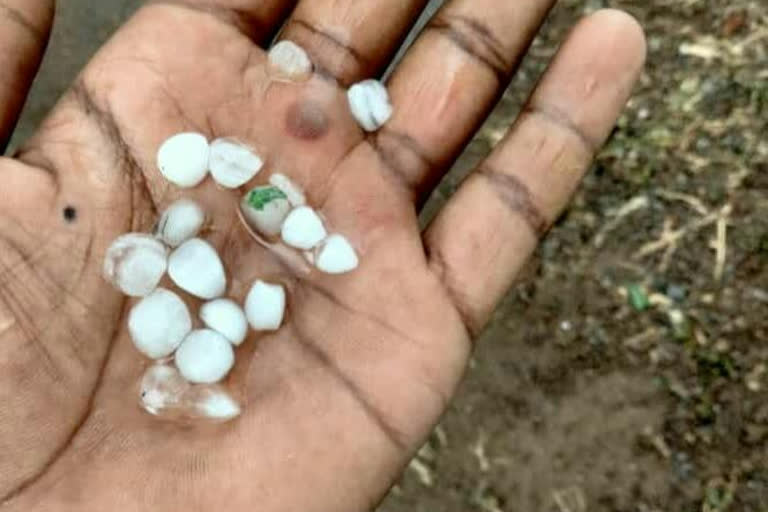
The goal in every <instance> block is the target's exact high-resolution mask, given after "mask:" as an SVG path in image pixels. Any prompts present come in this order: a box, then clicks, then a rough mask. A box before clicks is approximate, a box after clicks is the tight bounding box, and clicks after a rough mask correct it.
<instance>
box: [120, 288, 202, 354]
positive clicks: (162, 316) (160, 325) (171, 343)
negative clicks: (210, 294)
mask: <svg viewBox="0 0 768 512" xmlns="http://www.w3.org/2000/svg"><path fill="white" fill-rule="evenodd" d="M191 330H192V318H191V317H190V316H189V310H188V309H187V305H186V304H184V301H183V300H181V299H180V298H179V296H178V295H176V294H175V293H173V292H171V291H168V290H166V289H164V288H158V289H157V290H155V291H154V292H153V293H152V294H151V295H148V296H147V297H145V298H144V299H142V300H141V302H139V303H138V304H136V305H135V306H133V308H132V309H131V312H130V314H129V315H128V332H129V333H130V335H131V340H133V344H134V345H135V346H136V348H137V349H139V352H141V353H142V354H144V355H146V356H147V357H149V358H150V359H162V358H164V357H168V356H170V355H171V354H173V352H174V351H175V350H176V349H177V348H178V347H179V345H181V342H182V341H183V340H184V338H186V337H187V335H188V334H189V332H190V331H191Z"/></svg>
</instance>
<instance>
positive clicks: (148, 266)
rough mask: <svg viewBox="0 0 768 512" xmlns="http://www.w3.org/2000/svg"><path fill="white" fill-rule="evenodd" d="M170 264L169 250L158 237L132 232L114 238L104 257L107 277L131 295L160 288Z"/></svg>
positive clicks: (147, 292)
mask: <svg viewBox="0 0 768 512" xmlns="http://www.w3.org/2000/svg"><path fill="white" fill-rule="evenodd" d="M167 266H168V250H167V249H166V248H165V246H164V245H163V244H162V243H160V242H159V241H157V240H156V239H155V238H153V237H151V236H149V235H145V234H141V233H131V234H127V235H123V236H121V237H120V238H118V239H117V240H115V241H114V242H113V243H112V245H111V246H110V247H109V249H108V250H107V253H106V256H105V258H104V277H105V278H106V279H107V280H108V281H109V282H111V283H112V284H113V285H114V286H115V287H116V288H117V289H118V290H120V291H121V292H123V293H124V294H126V295H128V296H130V297H144V296H145V295H148V294H150V293H152V291H153V290H154V289H155V288H157V285H158V283H159V282H160V280H161V279H162V277H163V275H164V274H165V271H166V269H167Z"/></svg>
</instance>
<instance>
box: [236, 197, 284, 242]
mask: <svg viewBox="0 0 768 512" xmlns="http://www.w3.org/2000/svg"><path fill="white" fill-rule="evenodd" d="M240 210H241V211H242V212H243V217H245V220H246V221H247V222H248V224H249V225H250V226H251V227H252V228H254V229H255V230H256V231H258V232H259V233H262V234H265V235H267V236H276V235H279V234H280V230H281V229H282V227H283V221H285V218H286V217H287V216H288V214H289V213H290V211H291V203H289V202H288V199H287V197H286V195H285V194H284V193H283V192H282V191H281V190H280V189H278V188H277V187H271V186H270V187H256V188H255V189H253V190H251V191H250V192H248V193H247V194H246V195H245V196H244V197H243V200H242V202H241V203H240Z"/></svg>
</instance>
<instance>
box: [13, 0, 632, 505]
mask: <svg viewBox="0 0 768 512" xmlns="http://www.w3.org/2000/svg"><path fill="white" fill-rule="evenodd" d="M289 3H290V2H284V1H282V0H264V1H262V2H257V1H255V0H165V1H156V2H151V3H150V4H149V5H147V6H145V7H144V8H142V9H141V10H140V11H139V12H138V13H137V14H136V16H135V17H134V18H133V19H132V20H131V21H130V22H129V23H128V24H127V25H126V26H125V27H123V28H122V29H121V31H120V32H119V33H118V34H117V35H116V36H115V37H114V38H113V39H112V40H111V41H110V42H109V43H108V44H107V45H106V46H105V47H104V48H103V49H102V50H101V52H100V53H99V54H98V55H97V56H96V57H95V58H94V59H93V61H92V62H91V63H90V64H89V65H88V67H87V68H86V69H85V70H84V72H83V73H82V75H81V76H80V77H79V78H78V80H77V82H76V83H75V84H74V86H73V88H72V89H71V90H70V92H69V93H68V94H67V95H66V96H65V97H64V98H63V99H62V101H61V102H60V104H59V105H58V106H57V107H56V109H55V110H54V112H53V113H52V114H51V115H50V117H49V118H48V120H47V121H46V122H45V123H44V124H43V126H42V127H41V128H40V131H39V132H38V134H37V135H36V136H35V137H34V138H33V139H32V140H30V141H29V142H28V143H27V144H26V145H25V146H24V147H23V148H22V149H21V150H20V152H19V153H18V154H17V155H16V157H15V158H14V159H2V160H1V161H0V176H2V178H3V181H2V189H0V190H2V201H0V404H2V406H0V448H1V449H0V453H2V456H1V457H0V503H4V504H5V505H6V508H7V510H9V511H17V510H19V511H21V510H23V511H30V510H79V511H89V510H94V511H103V510H121V511H129V510H142V511H145V510H158V511H165V510H168V511H176V510H211V509H213V508H222V509H224V510H228V511H238V510H253V509H254V507H256V508H258V509H259V510H264V511H282V510H286V511H296V510H302V511H304V512H311V511H328V510H339V511H356V510H360V511H362V510H367V509H370V508H372V507H373V506H374V505H375V504H376V503H377V502H378V501H379V500H380V499H381V498H382V496H384V494H385V492H386V491H387V489H388V488H389V486H390V485H391V484H392V483H393V482H394V481H395V479H396V478H397V477H398V475H399V473H400V471H401V470H402V468H403V467H404V465H405V464H406V463H407V461H408V460H409V458H410V457H411V456H412V454H413V453H414V451H415V450H416V449H418V447H419V446H420V444H421V443H422V442H423V441H424V439H425V437H426V436H427V435H428V433H429V431H430V429H431V428H432V427H433V426H434V425H435V423H436V422H437V420H438V418H439V416H440V415H441V413H442V412H443V411H444V409H445V407H446V406H447V404H448V402H449V400H450V399H451V397H452V395H453V393H454V391H455V388H456V386H457V385H458V383H459V381H460V379H461V376H462V373H463V371H464V368H465V365H466V363H467V360H468V357H469V355H470V351H471V349H472V340H473V338H474V337H475V336H476V335H477V334H478V333H479V332H480V330H481V329H482V327H483V325H484V324H485V322H486V321H487V319H488V318H489V315H490V314H491V312H492V310H493V308H494V307H495V304H496V303H497V301H498V300H499V299H500V298H501V297H502V295H503V294H504V293H505V291H506V290H507V289H508V287H509V285H510V283H511V282H512V280H513V279H514V277H515V274H516V273H517V272H518V271H519V269H520V268H521V266H522V265H523V263H524V262H525V260H526V259H527V258H528V256H529V255H530V254H531V252H532V251H533V250H534V248H535V246H536V244H537V241H538V239H539V238H540V236H541V235H542V234H544V233H545V231H546V229H547V228H548V226H549V225H550V224H551V222H552V221H553V220H554V219H555V218H556V216H557V215H558V212H559V211H560V210H561V209H562V208H563V207H564V205H565V203H566V201H567V199H568V197H569V196H570V195H571V194H572V192H573V190H574V189H575V187H576V186H577V183H578V181H579V179H580V177H581V175H582V173H583V172H584V171H585V170H586V168H587V167H588V166H589V164H590V161H591V159H592V157H593V155H594V152H595V151H596V150H597V149H598V148H599V147H600V146H601V145H602V143H603V142H604V140H605V138H606V137H607V135H608V134H609V132H610V130H611V127H612V125H613V123H614V120H615V118H616V117H617V115H618V113H619V111H620V109H621V107H622V106H623V104H624V102H625V101H626V99H627V97H628V96H629V93H630V90H631V88H632V85H633V84H634V81H635V79H636V78H637V76H638V74H639V72H640V69H641V67H642V62H643V59H644V41H643V37H642V32H641V30H640V29H639V28H638V26H637V25H636V23H635V22H634V21H633V20H631V18H629V17H628V16H626V15H623V14H621V13H618V12H615V11H602V12H598V13H596V14H594V15H592V16H590V17H589V18H587V19H586V20H585V21H583V22H581V23H580V24H579V25H578V26H577V28H576V29H575V31H574V32H573V33H572V34H571V35H570V36H569V38H568V39H567V41H566V43H565V44H564V46H563V47H562V48H561V50H560V52H559V53H558V55H557V57H556V58H555V59H554V61H553V64H552V67H551V69H550V70H549V72H548V73H547V75H546V76H545V78H544V79H543V81H542V82H541V83H540V85H539V86H538V88H537V89H536V91H535V92H534V93H533V95H532V97H531V100H530V102H529V104H528V107H527V108H526V109H525V111H524V112H523V114H522V115H521V116H520V118H519V119H518V121H517V122H516V123H515V125H514V126H513V127H512V128H511V130H510V132H509V134H508V135H507V137H506V138H505V139H504V140H503V141H502V142H501V143H500V144H499V146H498V147H497V148H496V149H495V150H494V152H493V154H492V155H491V156H490V157H489V159H488V160H487V161H486V162H485V163H484V164H482V166H481V167H480V168H479V169H478V170H477V172H475V173H474V174H473V176H472V177H470V178H469V179H468V180H467V181H466V182H465V183H464V184H463V186H462V188H461V189H460V191H459V192H458V193H457V194H456V196H455V197H454V198H453V199H452V201H451V202H450V203H449V204H448V205H447V206H446V207H445V208H444V210H443V211H442V212H441V213H440V215H439V216H438V218H437V219H436V220H435V221H434V223H433V224H432V225H431V226H430V227H429V228H428V229H427V230H426V232H424V233H422V232H420V230H419V225H418V221H417V210H416V205H418V204H420V203H421V201H422V200H423V199H424V197H425V195H426V194H427V193H428V192H429V191H430V188H431V187H432V186H433V185H434V184H435V183H436V181H437V180H439V179H440V177H441V176H442V174H443V173H444V172H445V171H446V170H447V169H448V168H449V167H450V166H451V164H452V162H453V160H454V159H455V157H456V156H457V154H458V153H459V152H460V150H461V148H462V147H463V145H464V144H465V143H466V142H467V141H468V140H469V139H470V138H471V137H472V135H473V134H474V132H475V130H476V129H477V128H478V126H479V124H480V123H481V122H482V120H483V119H484V117H485V116H486V114H487V113H488V111H489V109H490V108H491V107H492V105H493V102H494V100H495V99H496V98H497V97H498V95H499V94H500V93H501V91H502V89H503V88H504V87H505V86H506V85H507V83H508V79H509V77H510V76H511V73H512V72H513V70H514V67H515V64H516V63H517V62H518V61H519V59H520V57H521V55H522V54H523V52H524V50H525V48H526V46H527V44H528V43H529V41H530V39H531V38H532V37H533V36H534V35H535V33H536V32H537V30H538V28H539V26H540V24H541V22H542V19H543V17H544V16H545V14H546V12H547V11H548V9H549V7H550V6H551V4H552V3H553V2H552V1H551V0H524V1H519V2H502V1H495V0H453V1H451V2H448V5H447V7H446V8H444V9H443V11H442V12H441V13H440V14H438V16H437V18H436V19H435V20H434V21H433V22H432V24H431V25H430V28H429V29H428V30H426V31H425V32H424V34H423V35H422V37H421V39H420V40H419V41H418V42H417V44H416V45H415V46H414V47H413V48H411V50H410V52H409V53H408V55H407V57H406V58H405V60H404V61H403V62H402V63H400V65H399V66H398V68H397V70H396V71H395V73H394V75H393V76H392V78H391V80H390V81H389V82H388V87H389V90H390V94H391V96H392V101H393V104H394V106H395V115H394V117H393V119H392V120H391V121H390V122H389V124H387V125H386V126H385V127H384V129H383V130H381V131H380V132H378V133H377V134H374V135H369V136H366V135H364V134H363V133H362V132H361V131H360V129H359V128H358V127H357V125H356V124H355V123H354V121H353V120H352V118H351V117H350V114H349V110H348V107H347V104H346V97H345V93H344V92H345V91H344V87H345V86H348V85H349V84H350V83H352V82H354V81H357V80H360V79H363V78H367V77H371V76H376V75H377V74H379V73H380V72H381V71H382V69H383V68H384V67H385V66H386V64H387V62H388V61H389V59H390V58H391V56H392V53H393V51H394V50H395V48H396V47H397V45H398V43H399V41H400V39H401V37H402V36H403V33H404V31H405V30H406V28H407V26H408V24H409V23H410V21H411V20H412V19H413V17H414V16H415V15H416V14H417V11H418V9H419V8H420V7H422V6H423V3H424V2H423V1H419V0H407V1H402V0H379V1H373V0H369V1H351V0H350V1H343V2H339V1H336V0H303V1H302V2H300V5H299V7H298V8H297V10H296V11H295V12H294V13H293V14H292V15H291V18H290V21H289V22H288V24H287V25H286V27H285V29H284V31H283V34H282V36H281V37H283V38H288V39H292V40H294V41H296V42H298V43H299V44H301V45H302V46H303V47H304V48H305V49H307V50H308V52H309V53H310V55H311V56H312V59H313V61H314V62H315V64H316V66H317V67H318V69H319V70H320V73H319V74H318V75H316V76H315V77H313V78H312V79H311V80H310V81H309V82H307V83H304V84H279V83H271V82H270V81H269V80H268V77H267V75H266V73H265V54H264V52H263V50H261V49H260V48H259V46H258V44H263V43H264V42H265V41H266V40H268V39H269V36H270V35H271V34H272V33H273V32H274V31H275V30H276V29H277V27H278V26H279V25H280V22H281V21H282V20H283V19H284V17H285V16H288V13H289V10H290V7H291V6H290V5H289ZM50 8H51V6H50V2H49V1H47V0H4V1H0V27H2V28H3V30H2V31H0V55H2V58H3V59H4V61H8V62H7V65H6V66H5V69H12V70H13V73H12V74H10V75H9V79H6V80H4V81H2V83H0V101H2V103H0V114H2V115H0V120H2V123H3V124H2V125H1V126H0V137H2V136H4V135H5V136H7V134H8V133H9V132H10V128H11V126H12V121H13V119H14V118H15V116H16V114H17V113H18V110H19V107H20V105H21V102H22V95H20V94H19V92H18V91H19V90H21V89H22V88H23V87H24V86H25V84H28V83H29V81H30V79H31V76H32V75H33V69H32V68H33V67H34V66H33V65H32V64H34V63H35V62H36V59H37V57H36V56H37V55H39V52H40V51H41V48H42V46H43V45H44V38H43V34H44V33H45V32H47V28H48V23H49V22H50ZM29 63H32V64H29ZM185 130H196V131H201V132H203V133H205V134H207V135H208V136H209V137H215V136H224V135H234V136H238V137H240V138H242V139H244V140H245V141H248V142H250V143H253V144H254V145H256V147H258V148H260V149H261V150H262V151H263V152H264V154H265V156H266V157H267V158H268V161H269V164H268V165H269V168H271V169H275V170H279V171H280V172H284V173H286V174H288V175H290V176H291V177H292V178H294V179H295V180H296V181H297V182H299V183H300V184H302V185H303V186H304V188H305V189H306V191H307V192H308V196H309V200H310V203H311V204H312V205H313V206H315V207H316V208H318V209H319V210H320V211H322V213H323V214H324V215H325V217H326V218H327V219H329V221H330V222H331V224H332V225H333V226H334V227H335V228H337V229H339V230H340V231H341V232H343V233H345V234H346V235H347V236H348V237H349V238H350V239H351V240H353V241H354V243H355V245H356V246H357V247H358V248H359V249H360V255H361V266H360V268H359V269H358V270H356V271H355V272H353V273H351V274H348V275H345V276H317V275H314V274H313V275H311V276H310V277H306V276H299V275H295V274H291V272H290V271H289V269H288V268H287V267H285V266H284V265H283V264H282V263H281V261H280V260H279V259H277V258H276V257H275V256H274V255H273V254H272V253H270V252H268V251H266V250H265V249H263V248H262V247H260V246H258V245H257V244H255V243H254V242H253V241H252V240H251V239H250V238H249V237H248V235H247V233H246V231H245V230H244V229H243V228H242V226H241V225H240V223H239V221H238V219H237V217H236V215H235V211H236V205H237V204H238V202H239V197H238V196H237V195H233V194H232V193H227V192H224V191H222V190H219V189H217V188H216V187H215V186H214V185H213V184H211V183H210V182H207V183H206V184H204V185H202V186H200V187H198V188H196V189H194V190H192V191H188V192H185V193H183V194H182V192H181V191H179V190H177V189H174V188H172V187H171V186H169V185H168V184H167V182H165V181H164V180H163V179H162V178H161V177H160V174H159V172H158V170H157V169H156V167H155V165H154V161H155V153H156V151H157V148H158V146H159V144H160V143H161V142H162V141H163V140H164V139H165V138H167V137H168V136H169V135H171V134H173V133H176V132H180V131H185ZM182 195H184V196H186V197H193V198H195V199H197V200H199V201H200V202H201V203H202V204H204V205H205V206H206V208H207V209H208V211H209V213H210V214H211V215H212V216H213V219H214V229H213V232H212V235H211V236H210V237H209V239H210V240H211V241H212V242H213V243H214V244H215V245H216V246H217V247H218V249H219V251H220V253H221V254H222V258H223V260H224V261H225V265H226V267H227V269H228V270H229V272H230V277H231V279H232V280H233V281H235V282H243V283H246V282H250V281H252V280H253V279H254V278H255V277H257V276H266V275H269V276H279V278H280V279H281V280H282V281H283V282H284V283H285V284H286V287H287V288H288V292H289V297H290V298H289V301H290V308H289V313H288V318H287V322H286V325H285V326H284V327H283V328H282V329H281V330H280V331H279V332H277V333H276V334H274V335H269V336H266V337H261V338H259V339H258V342H257V343H255V342H253V341H250V342H248V343H247V344H246V345H247V346H248V347H250V348H247V349H243V350H244V351H246V352H248V353H247V354H246V353H241V354H239V357H238V361H240V367H238V368H237V369H236V371H235V374H234V376H233V377H232V378H233V380H235V382H236V383H237V385H239V386H241V387H242V389H243V392H244V394H245V397H246V402H247V405H246V407H245V410H244V414H243V416H242V417H240V418H238V419H237V420H235V421H233V422H231V423H229V424H225V425H217V426H189V425H179V424H175V423H162V422H159V421H158V420H157V419H155V418H152V417H151V416H149V415H147V414H146V413H144V412H143V411H141V410H140V409H139V408H138V407H137V396H136V389H135V384H136V382H137V380H138V378H139V377H140V375H141V373H142V371H143V368H144V367H145V365H146V363H145V361H144V360H142V358H141V357H140V356H139V355H138V354H137V353H136V351H135V349H134V348H133V346H132V344H131V342H130V340H129V336H128V334H127V332H126V329H125V323H126V322H125V319H124V316H125V312H126V309H127V306H128V301H126V300H124V298H122V297H120V296H119V294H118V293H116V292H115V291H114V290H113V289H112V287H111V286H110V285H109V284H108V283H106V282H105V281H104V280H103V279H102V277H101V264H102V258H103V255H104V252H105V250H106V248H107V246H108V245H109V244H110V242H111V241H112V240H113V239H115V238H116V237H117V236H118V235H120V234H122V233H125V232H128V231H148V230H150V229H151V227H152V224H153V223H154V222H155V220H156V216H157V211H158V210H159V209H162V208H163V207H164V206H166V205H167V204H169V203H170V202H171V201H173V200H174V199H176V198H178V197H180V196H182ZM521 321H522V319H521Z"/></svg>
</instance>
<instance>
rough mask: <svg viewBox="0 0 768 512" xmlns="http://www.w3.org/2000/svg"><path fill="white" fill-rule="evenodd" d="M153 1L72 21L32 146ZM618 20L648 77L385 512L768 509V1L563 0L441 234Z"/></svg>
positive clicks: (489, 131) (36, 112)
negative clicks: (536, 96) (589, 31)
mask: <svg viewBox="0 0 768 512" xmlns="http://www.w3.org/2000/svg"><path fill="white" fill-rule="evenodd" d="M134 3H135V2H133V1H131V0H109V1H99V2H89V1H87V0H69V1H67V2H60V6H59V11H60V24H59V25H58V27H57V31H56V37H55V39H54V42H53V43H52V45H51V50H50V53H51V54H50V55H49V58H48V60H47V61H46V67H45V70H44V72H43V75H42V76H41V78H40V80H39V81H38V83H37V84H36V87H35V91H34V94H33V96H32V99H31V101H30V105H28V109H27V114H26V117H25V121H24V122H23V123H22V125H21V127H20V130H19V133H18V134H17V136H18V138H17V140H19V138H23V137H24V136H26V135H28V134H29V133H30V132H31V130H32V129H33V127H34V125H35V124H36V122H37V121H38V120H39V119H40V118H41V116H42V115H43V113H44V112H45V111H47V110H48V108H50V106H51V104H52V101H53V99H54V98H55V97H57V96H58V94H59V93H60V92H61V91H62V90H63V88H64V87H65V86H66V84H68V83H69V81H70V80H71V79H72V77H73V74H74V73H75V72H76V70H77V69H78V68H79V67H80V66H81V65H82V64H83V63H84V62H85V60H86V58H87V56H88V54H89V53H90V52H91V51H92V50H93V49H94V48H95V47H96V46H97V45H98V43H99V42H100V41H101V40H103V39H104V38H106V37H107V35H108V34H109V32H110V31H111V30H112V29H113V27H114V26H116V25H117V24H118V23H119V22H120V20H121V19H122V18H123V16H125V15H126V14H127V13H128V12H130V11H131V10H132V9H133V8H134V7H133V4H134ZM600 7H621V8H625V9H627V10H629V11H631V12H632V13H634V14H635V15H636V16H637V17H638V18H639V19H640V20H641V21H642V23H643V25H644V26H645V27H646V30H647V32H648V35H649V47H650V49H649V64H648V68H647V72H646V73H645V75H644V76H643V79H642V83H641V85H640V86H639V87H638V90H637V94H636V95H635V97H634V98H633V99H632V101H631V103H630V105H629V107H628V108H627V110H626V113H625V114H624V116H623V117H622V119H621V121H620V123H619V125H618V127H617V129H616V131H615V133H614V134H613V137H612V139H611V141H610V143H609V144H608V146H607V148H606V149H605V151H604V152H603V153H602V154H601V156H600V157H599V159H598V161H597V163H596V164H595V166H594V169H593V171H592V172H591V173H590V174H589V176H588V177H587V179H586V181H585V184H584V187H583V188H582V190H581V192H580V193H579V195H578V197H577V199H576V201H575V202H574V204H573V205H572V207H571V208H570V209H569V210H568V211H567V212H566V213H565V214H564V215H563V217H562V218H561V219H560V221H559V222H558V225H557V226H556V227H555V229H554V230H553V232H552V233H551V235H550V236H549V238H548V239H547V240H546V241H545V243H544V244H543V246H542V248H541V250H540V251H539V253H538V254H537V256H536V258H535V259H534V261H533V262H532V263H531V264H530V265H529V267H528V269H527V271H526V273H525V275H524V276H523V277H522V279H521V281H520V283H519V285H518V286H516V288H515V289H514V290H512V292H511V293H510V295H509V297H508V298H507V299H506V301H505V302H504V304H503V305H502V307H501V308H500V309H499V311H498V313H497V315H496V318H495V320H494V322H493V324H492V326H491V327H490V328H489V329H488V331H487V332H486V333H485V335H484V337H483V339H482V341H481V343H480V345H479V348H478V351H477V353H476V356H475V359H474V361H473V363H472V366H471V369H470V371H469V373H468V377H467V380H466V382H465V384H464V386H463V388H462V391H461V396H460V397H459V399H458V401H457V402H456V403H455V404H454V405H453V407H452V408H451V410H450V412H449V413H448V414H447V415H446V417H445V419H444V421H443V423H442V425H441V426H440V427H439V428H438V429H437V431H436V432H435V434H434V436H433V438H432V439H431V441H430V443H429V444H428V445H427V446H425V447H424V449H423V450H422V451H421V452H420V454H419V456H418V458H417V459H416V460H415V461H414V462H413V464H412V465H411V467H410V468H409V470H408V471H407V472H406V474H405V475H404V477H403V479H402V482H401V483H400V484H399V485H398V486H397V488H396V489H395V490H394V491H393V492H392V494H391V496H390V498H389V499H388V500H387V501H386V502H385V503H384V504H383V505H382V507H381V510H382V512H395V511H402V510H409V511H414V512H418V511H429V512H433V511H446V512H454V511H455V512H459V511H485V512H499V511H505V512H513V511H522V512H538V511H543V512H549V511H556V512H586V511H590V512H619V511H621V512H625V511H638V512H646V511H648V512H650V511H670V512H672V511H674V512H688V511H691V512H693V511H705V512H714V511H725V510H730V511H751V512H766V511H768V320H766V317H767V316H768V137H767V136H766V134H768V2H765V1H763V0H730V1H729V0H623V1H607V0H563V1H561V2H560V5H559V6H558V7H557V8H556V9H555V11H554V12H553V13H552V16H551V18H550V21H549V23H548V24H547V27H546V30H545V33H544V34H543V35H542V37H541V38H540V39H539V40H538V41H537V42H536V44H535V45H534V46H533V48H532V50H531V55H530V57H529V58H528V59H527V61H526V62H525V64H524V66H523V68H522V70H521V72H520V73H519V75H518V77H517V78H516V79H515V81H514V83H513V85H512V87H511V88H510V90H509V92H508V93H507V95H506V96H505V97H504V99H503V100H502V102H501V104H500V106H499V108H498V109H497V112H496V113H495V114H494V116H493V117H492V119H491V120H490V121H489V122H488V124H487V126H486V127H485V129H484V130H483V132H482V134H481V136H480V137H478V139H477V140H476V141H475V142H474V143H473V144H472V145H471V147H469V148H468V150H467V153H466V155H465V156H464V158H463V159H462V161H461V163H460V164H459V165H458V166H457V168H456V169H455V170H454V171H453V173H452V174H451V176H450V177H449V178H448V179H446V181H445V182H444V183H443V184H442V185H441V187H440V189H439V191H438V193H437V194H436V196H435V198H434V199H433V201H432V202H431V203H430V204H429V206H428V207H427V209H426V210H425V214H424V218H425V221H426V219H428V218H429V217H430V216H431V215H432V214H433V212H434V211H435V210H436V208H438V207H439V206H440V205H441V204H442V203H443V202H444V201H445V198H446V197H448V196H449V195H450V194H451V193H452V191H453V190H454V189H455V187H456V184H457V183H458V181H459V180H460V178H461V177H462V176H463V175H465V174H466V172H467V171H468V170H469V169H471V168H472V167H473V165H474V164H475V162H477V160H478V159H479V158H480V157H482V156H483V155H484V154H486V153H487V152H488V150H489V149H490V147H491V146H492V144H493V143H494V142H496V141H497V140H498V139H499V137H500V136H501V134H503V131H504V129H505V128H506V127H507V126H508V125H509V123H510V122H511V120H512V119H513V118H514V116H515V113H516V112H517V110H518V108H519V106H520V104H521V103H522V101H523V99H524V97H525V95H526V94H527V92H528V91H529V90H530V88H531V85H532V84H533V83H534V82H535V80H536V78H537V76H538V75H539V73H540V72H541V71H542V69H543V68H544V66H545V65H546V63H547V60H548V58H549V57H550V56H551V55H552V53H553V52H554V50H555V48H556V46H557V44H558V42H559V41H560V40H561V39H562V37H563V36H564V35H565V34H566V33H567V30H568V28H569V27H570V26H571V25H572V24H573V23H574V21H575V20H577V19H578V18H579V17H580V16H582V15H584V14H585V13H586V12H589V11H591V10H594V9H597V8H600ZM718 254H720V256H721V257H720V260H719V261H718ZM722 256H724V258H723V257H722Z"/></svg>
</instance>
